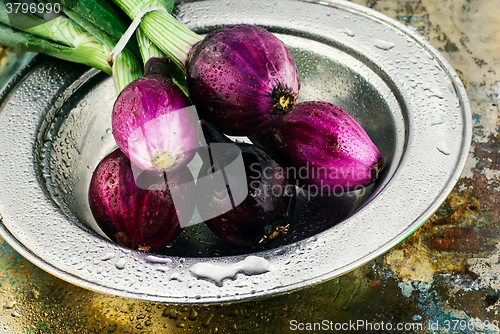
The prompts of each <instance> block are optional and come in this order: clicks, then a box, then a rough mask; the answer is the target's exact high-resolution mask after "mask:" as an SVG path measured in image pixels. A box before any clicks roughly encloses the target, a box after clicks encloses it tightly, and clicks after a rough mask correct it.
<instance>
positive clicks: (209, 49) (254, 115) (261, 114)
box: [187, 24, 300, 135]
mask: <svg viewBox="0 0 500 334" xmlns="http://www.w3.org/2000/svg"><path fill="white" fill-rule="evenodd" d="M187 84H188V90H189V97H190V99H191V100H192V101H193V103H194V104H195V105H196V108H197V110H198V112H199V114H200V117H201V118H203V119H206V120H207V121H208V122H210V123H212V124H214V126H217V128H219V129H220V130H221V131H223V132H224V133H227V134H229V135H249V134H253V133H257V132H259V131H262V130H263V129H265V128H267V127H269V126H270V125H271V124H273V123H275V122H277V121H279V120H280V119H281V118H282V117H283V116H284V115H286V114H287V113H288V112H289V111H290V110H291V109H292V108H293V106H294V105H295V102H296V99H297V94H298V92H299V88H300V83H299V76H298V71H297V67H296V66H295V61H294V60H293V58H292V55H291V54H290V52H289V51H288V49H287V48H286V46H285V45H284V44H283V42H281V41H280V40H279V39H278V38H277V37H276V36H274V35H273V34H272V33H270V32H268V31H267V30H266V29H264V28H260V27H257V26H253V25H245V24H240V25H233V26H228V27H224V28H221V29H217V30H215V31H212V32H210V33H209V34H208V35H207V36H206V37H205V38H204V39H203V40H202V41H201V42H199V43H198V44H196V45H195V46H194V47H193V48H192V50H191V52H190V54H189V59H188V63H187Z"/></svg>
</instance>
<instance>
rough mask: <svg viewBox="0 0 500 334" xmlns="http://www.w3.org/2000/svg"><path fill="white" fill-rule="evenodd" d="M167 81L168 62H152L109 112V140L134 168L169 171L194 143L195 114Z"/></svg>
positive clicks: (189, 155) (186, 156)
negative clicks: (110, 124)
mask: <svg viewBox="0 0 500 334" xmlns="http://www.w3.org/2000/svg"><path fill="white" fill-rule="evenodd" d="M190 106H191V103H190V102H189V100H188V99H187V97H186V96H185V95H184V93H183V92H182V91H181V89H180V88H179V87H177V86H176V85H175V83H174V82H173V81H172V80H171V79H170V72H169V63H168V60H166V59H163V58H151V59H150V60H149V61H148V62H147V63H146V66H145V75H144V76H143V77H141V78H139V79H137V80H134V81H133V82H131V83H130V84H128V85H127V86H126V87H125V88H124V89H123V90H122V92H121V93H120V94H119V95H118V98H117V99H116V101H115V104H114V107H113V113H112V128H113V136H114V138H115V141H116V143H117V144H118V146H119V147H120V149H121V150H122V151H123V152H124V153H125V155H127V157H129V158H130V159H131V160H132V161H133V162H134V164H135V165H137V166H138V167H140V168H141V169H143V170H147V171H150V172H164V171H166V172H169V171H173V170H175V169H176V168H178V167H181V166H184V165H186V164H187V163H189V161H190V160H191V159H192V158H193V157H194V154H195V153H196V148H197V147H198V144H199V139H198V129H199V125H198V121H199V120H198V116H197V115H196V112H194V109H190V110H189V111H186V109H184V108H187V107H190Z"/></svg>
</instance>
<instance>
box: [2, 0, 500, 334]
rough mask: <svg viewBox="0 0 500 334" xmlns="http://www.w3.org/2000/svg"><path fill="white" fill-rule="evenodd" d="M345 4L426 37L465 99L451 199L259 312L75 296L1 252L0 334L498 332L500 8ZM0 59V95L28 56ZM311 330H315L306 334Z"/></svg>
mask: <svg viewBox="0 0 500 334" xmlns="http://www.w3.org/2000/svg"><path fill="white" fill-rule="evenodd" d="M354 2H356V3H358V4H361V5H364V6H368V7H371V8H373V9H375V10H377V11H380V12H382V13H384V14H386V15H388V16H390V17H393V18H395V19H397V20H399V21H400V22H402V23H404V24H406V25H408V26H410V27H412V28H413V29H415V30H417V31H418V32H419V33H421V34H422V35H423V36H426V37H427V38H428V39H429V41H430V42H431V43H432V44H433V45H434V46H435V47H436V48H437V49H438V50H439V51H440V52H441V53H442V54H443V55H444V56H445V58H446V59H447V60H448V61H449V62H450V63H451V65H452V66H453V68H454V69H455V70H456V72H457V73H458V74H459V76H460V78H461V80H462V82H463V84H464V85H465V88H466V90H467V94H468V96H469V100H470V104H471V109H472V112H473V120H474V129H473V142H472V146H471V150H470V152H469V159H468V160H467V164H466V167H465V169H464V171H463V173H462V175H461V178H460V180H459V181H458V183H457V185H456V187H455V188H454V190H453V191H452V193H451V194H450V195H449V196H448V198H447V199H446V201H445V202H444V203H443V204H442V206H441V207H440V208H439V210H438V211H437V212H436V213H435V214H434V215H433V216H432V217H431V218H430V219H429V220H428V221H427V222H426V223H425V224H424V225H423V226H422V227H421V228H420V229H418V230H417V231H416V232H415V233H413V234H412V235H411V236H410V237H409V238H407V239H406V240H405V241H404V242H402V243H401V244H399V245H398V246H397V247H395V248H394V249H392V250H391V251H389V252H388V253H386V254H384V255H382V256H380V257H378V258H377V259H375V260H373V261H371V262H370V263H368V264H366V265H364V266H362V267H360V268H358V269H356V270H355V271H353V272H350V273H348V274H345V275H343V276H341V277H338V278H335V279H333V280H331V281H328V282H326V283H323V284H320V285H317V286H312V287H309V288H306V289H303V290H300V291H296V292H293V293H290V294H287V295H282V296H276V297H272V298H267V299H264V300H259V301H251V302H244V303H237V304H231V305H211V306H194V307H191V306H190V307H185V306H175V305H164V304H155V303H147V302H141V301H136V300H131V299H126V298H121V297H115V296H110V295H105V294H100V293H96V292H93V291H89V290H85V289H82V288H79V287H77V286H74V285H71V284H69V283H66V282H65V281H62V280H60V279H58V278H56V277H54V276H51V275H50V274H48V273H46V272H44V271H42V270H40V269H38V268H37V267H36V266H34V265H32V264H31V263H30V262H28V261H27V260H25V259H24V258H23V257H21V256H20V255H19V254H17V253H16V252H15V251H14V250H13V249H12V248H11V247H10V246H9V245H8V244H7V243H6V242H5V241H3V240H0V332H1V333H79V334H80V333H215V332H221V333H295V332H307V333H317V332H354V331H355V329H357V330H358V331H359V332H371V331H373V332H390V330H389V329H390V328H391V327H392V330H393V332H401V333H403V332H406V333H412V332H415V333H429V332H436V333H440V332H457V333H475V332H493V333H494V332H498V331H500V330H498V328H496V329H495V328H494V326H490V327H487V325H488V323H490V324H496V322H497V321H500V315H499V314H498V310H499V305H500V302H499V301H498V300H499V298H500V292H499V289H500V278H499V271H500V260H499V254H500V253H499V251H500V250H499V248H500V229H499V225H498V224H499V222H500V218H499V217H500V216H499V214H500V204H497V203H499V200H500V193H499V189H500V180H499V178H500V158H499V157H500V155H499V154H498V152H499V151H500V135H499V133H498V129H499V126H500V124H499V121H498V119H499V107H498V102H499V101H498V100H499V95H500V74H498V73H497V69H498V70H500V68H499V64H500V20H499V19H498V17H499V15H500V6H499V5H498V2H497V1H496V0H439V1H430V0H355V1H354ZM0 56H1V58H0V59H1V66H0V84H2V85H3V83H4V82H5V80H6V79H7V78H8V77H9V76H10V75H12V72H13V71H15V70H16V69H17V68H19V67H20V66H22V65H23V64H24V63H25V61H26V59H28V58H29V55H26V54H24V53H19V52H15V51H13V50H8V49H0ZM318 323H319V324H321V327H320V326H318V325H316V327H314V326H315V324H318ZM498 327H500V325H499V326H498ZM336 329H337V330H336ZM370 329H371V330H370Z"/></svg>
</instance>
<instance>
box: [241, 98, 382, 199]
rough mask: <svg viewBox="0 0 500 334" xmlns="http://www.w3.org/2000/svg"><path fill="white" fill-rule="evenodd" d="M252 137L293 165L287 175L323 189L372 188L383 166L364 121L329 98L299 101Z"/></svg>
mask: <svg viewBox="0 0 500 334" xmlns="http://www.w3.org/2000/svg"><path fill="white" fill-rule="evenodd" d="M250 139H251V140H252V142H253V143H255V144H257V145H259V146H261V147H263V148H266V149H267V150H269V151H270V152H272V153H274V154H275V155H276V156H278V157H279V158H280V159H281V160H282V161H283V162H284V163H285V164H286V165H287V166H290V167H291V168H288V173H287V174H288V176H290V177H293V178H295V179H297V181H298V182H299V184H301V185H314V186H316V187H318V188H319V190H321V192H322V193H323V192H325V193H338V192H345V191H351V190H355V189H361V188H362V187H365V186H368V185H369V184H371V183H372V182H374V181H375V179H376V177H377V175H378V172H379V171H380V170H381V168H382V166H383V159H382V156H381V154H380V152H379V150H378V149H377V147H376V146H375V144H374V143H373V142H372V141H371V139H370V137H368V135H367V133H366V132H365V130H364V129H363V128H362V127H361V125H360V124H359V123H358V122H357V121H356V120H355V119H354V118H353V117H352V116H351V115H349V114H348V113H347V112H345V111H344V110H343V109H341V108H339V107H337V106H335V105H333V104H331V103H328V102H316V101H313V102H302V103H299V104H297V105H296V107H295V108H294V109H293V110H292V111H291V112H290V113H289V114H288V115H286V116H285V117H284V118H283V120H281V121H280V122H278V123H276V124H275V125H273V126H272V127H271V128H270V129H268V130H266V131H264V132H262V133H259V134H255V135H253V136H251V138H250ZM290 174H292V175H290ZM318 188H316V189H315V191H317V190H318Z"/></svg>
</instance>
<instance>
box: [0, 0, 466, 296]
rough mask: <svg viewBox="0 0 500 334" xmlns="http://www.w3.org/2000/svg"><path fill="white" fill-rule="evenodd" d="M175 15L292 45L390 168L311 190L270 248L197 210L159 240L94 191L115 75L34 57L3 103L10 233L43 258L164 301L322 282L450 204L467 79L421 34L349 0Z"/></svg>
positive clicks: (62, 270) (312, 78) (315, 92)
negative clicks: (97, 212) (116, 228)
mask: <svg viewBox="0 0 500 334" xmlns="http://www.w3.org/2000/svg"><path fill="white" fill-rule="evenodd" d="M175 14H176V15H177V16H178V18H179V19H180V20H181V21H183V22H184V23H185V24H187V25H188V26H189V27H190V28H192V29H194V30H195V31H197V32H199V33H206V32H208V31H210V30H212V29H216V28H218V27H221V26H224V25H228V24H233V23H249V24H256V25H260V26H263V27H265V28H267V29H268V30H270V31H272V32H273V33H275V34H276V35H277V36H278V37H279V38H281V39H282V40H283V41H284V42H285V43H286V45H287V46H288V47H289V48H290V50H291V52H292V53H293V55H294V57H295V59H296V62H297V65H298V68H299V73H300V79H301V83H302V88H301V94H300V99H301V100H302V101H306V100H326V101H330V102H332V103H334V104H337V105H339V106H341V107H342V108H344V109H345V110H347V111H348V112H349V113H351V114H352V115H353V116H354V117H355V118H356V119H357V120H358V121H359V122H360V123H361V125H362V126H363V127H364V128H365V129H366V131H367V133H368V134H369V136H370V137H371V138H372V140H373V141H374V143H375V144H376V145H377V146H378V147H379V149H380V151H381V153H382V155H383V157H384V159H385V161H386V167H385V169H384V170H383V172H382V173H381V174H380V176H379V178H378V180H377V182H376V183H375V184H374V185H372V186H370V187H369V188H367V189H365V190H364V191H361V192H357V193H346V194H343V195H342V196H310V194H306V195H302V196H299V198H298V199H297V203H296V207H295V211H294V213H293V215H292V217H291V229H290V232H289V233H288V234H287V235H284V236H283V237H282V238H279V239H276V240H273V241H272V242H270V243H266V244H265V245H264V246H263V247H261V248H258V249H251V250H249V249H241V248H238V247H234V246H228V245H226V244H224V243H222V242H221V241H219V240H218V239H217V238H216V237H215V236H213V235H212V234H211V233H210V231H209V230H208V229H207V228H206V227H205V226H204V224H199V225H196V226H191V227H188V228H186V229H185V230H184V231H183V233H182V234H181V236H180V237H179V238H178V239H177V240H176V241H175V242H174V243H173V244H172V245H171V246H170V247H169V248H168V249H166V250H165V251H164V252H162V253H161V254H154V255H152V254H147V253H143V252H140V251H134V250H130V249H127V248H124V247H121V246H119V245H117V244H115V243H113V242H111V241H109V240H108V239H107V238H105V236H104V235H103V234H102V232H101V231H100V229H99V227H98V226H97V224H96V222H95V221H94V219H93V217H92V214H91V212H90V210H89V205H88V202H87V192H88V185H89V181H90V177H91V175H92V171H93V169H94V168H95V166H96V165H97V163H98V162H99V161H100V159H102V158H103V157H104V156H105V155H106V154H107V153H109V152H110V151H111V150H113V149H114V148H115V147H116V144H115V142H114V141H113V137H112V135H111V134H110V133H111V131H110V128H111V125H110V123H111V121H110V112H111V110H112V105H113V101H114V99H115V93H114V88H113V86H112V80H111V78H109V77H107V76H106V75H104V74H102V73H100V72H98V71H96V70H94V69H89V68H86V67H83V66H79V65H76V64H70V63H66V62H63V61H58V60H54V59H51V58H48V57H44V56H37V57H36V58H35V59H34V60H33V61H32V62H31V63H30V64H29V66H28V67H26V68H25V69H24V70H23V71H21V72H20V73H19V74H18V75H17V76H16V77H15V78H14V79H13V80H12V81H11V82H10V84H9V85H8V86H7V87H6V88H4V90H3V91H2V93H1V94H2V95H1V105H0V184H1V185H2V186H1V189H0V213H1V214H2V223H3V224H0V227H1V228H0V231H1V234H2V236H3V237H4V238H5V239H6V240H7V241H8V242H9V243H10V244H11V245H12V247H14V248H15V249H16V250H17V251H18V252H19V253H21V254H22V255H23V256H25V257H26V258H27V259H28V260H30V261H32V262H33V263H35V264H36V265H38V266H39V267H41V268H42V269H44V270H46V271H48V272H50V273H52V274H53V275H55V276H58V277H60V278H62V279H65V280H67V281H69V282H72V283H74V284H77V285H80V286H82V287H85V288H89V289H93V290H97V291H101V292H106V293H110V294H115V295H120V296H125V297H131V298H136V299H142V300H147V301H158V302H167V303H185V304H189V303H222V302H231V301H238V300H245V299H250V298H257V297H264V296H269V295H274V294H278V293H284V292H287V291H290V290H294V289H298V288H301V287H304V286H307V285H311V284H315V283H319V282H322V281H325V280H328V279H331V278H333V277H336V276H339V275H341V274H343V273H345V272H347V271H350V270H352V269H354V268H356V267H358V266H360V265H362V264H364V263H366V262H367V261H369V260H371V259H373V258H375V257H377V256H378V255H380V254H382V253H383V252H385V251H387V250H389V249H390V248H391V247H393V246H394V245H396V244H397V243H398V242H400V241H401V240H403V239H404V238H405V237H406V236H408V235H409V234H411V233H412V232H413V231H414V230H415V229H417V228H418V227H419V226H420V225H421V224H422V223H424V222H425V221H426V220H427V219H428V218H429V217H430V215H431V214H432V213H433V212H434V211H435V210H436V209H437V208H438V207H439V206H440V204H441V203H442V201H443V200H444V199H445V197H446V196H447V195H448V193H449V192H450V191H451V189H452V188H453V186H454V184H455V183H456V181H457V180H458V177H459V175H460V172H461V170H462V168H463V166H464V163H465V160H466V157H467V154H468V150H469V145H470V139H471V114H470V109H469V104H468V100H467V96H466V93H465V90H464V88H463V86H462V84H461V83H460V80H459V78H458V76H457V75H456V73H455V72H454V71H453V69H452V68H451V66H450V65H449V64H448V63H447V62H446V60H445V59H444V58H443V57H442V56H441V55H440V54H439V53H438V52H437V51H436V50H435V49H434V48H433V47H432V46H431V45H430V44H429V43H428V42H427V41H426V40H425V39H424V38H423V37H421V36H420V35H419V34H418V33H416V32H415V31H413V30H411V29H409V28H407V27H405V26H403V25H401V24H399V23H398V22H396V21H394V20H392V19H390V18H387V17H386V16H384V15H382V14H379V13H377V12H375V11H372V10H370V9H367V8H364V7H361V6H358V5H355V4H352V3H348V2H343V1H322V2H320V3H319V2H305V1H293V0H281V1H275V2H267V1H264V0H254V1H251V2H245V3H244V4H243V3H241V2H236V1H229V2H228V1H218V0H213V1H212V0H211V1H194V2H184V3H181V4H180V5H178V6H177V8H176V9H175Z"/></svg>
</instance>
